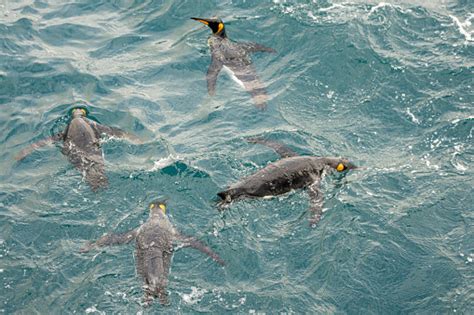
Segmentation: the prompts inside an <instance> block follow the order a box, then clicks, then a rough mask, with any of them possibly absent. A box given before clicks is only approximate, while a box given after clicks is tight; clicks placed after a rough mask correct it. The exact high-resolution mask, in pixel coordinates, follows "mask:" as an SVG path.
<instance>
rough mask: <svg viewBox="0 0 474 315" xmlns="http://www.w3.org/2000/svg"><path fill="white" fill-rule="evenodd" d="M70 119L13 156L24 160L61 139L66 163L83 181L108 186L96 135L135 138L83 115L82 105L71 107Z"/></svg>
mask: <svg viewBox="0 0 474 315" xmlns="http://www.w3.org/2000/svg"><path fill="white" fill-rule="evenodd" d="M71 115H72V119H71V121H70V122H69V124H68V126H67V127H66V129H65V130H64V131H63V132H60V133H58V134H56V135H54V136H51V137H48V138H46V139H43V140H41V141H38V142H36V143H33V144H32V145H30V146H29V147H28V148H25V149H23V150H22V151H21V152H20V153H19V154H18V155H17V156H16V157H15V158H16V159H17V160H22V159H24V158H25V157H26V156H27V155H29V154H30V153H32V152H33V151H34V150H35V149H38V148H40V147H43V146H45V145H48V144H52V143H53V142H58V141H63V146H62V153H63V154H64V155H66V156H67V157H68V160H69V162H71V164H72V165H74V166H75V167H76V168H77V169H78V170H79V171H81V172H82V173H83V174H84V177H85V180H86V182H87V183H88V184H89V185H90V187H91V188H92V190H93V191H97V190H98V189H100V188H106V187H107V186H108V180H107V176H106V175H105V166H104V158H103V152H102V148H101V147H100V138H101V136H102V134H107V135H109V136H116V137H120V138H128V139H130V140H136V139H137V138H136V137H135V136H132V135H129V134H127V133H126V132H124V131H122V130H120V129H118V128H114V127H108V126H104V125H101V124H99V123H97V122H95V121H93V120H91V119H89V118H87V117H86V116H87V111H86V109H85V108H84V107H76V108H73V109H72V110H71Z"/></svg>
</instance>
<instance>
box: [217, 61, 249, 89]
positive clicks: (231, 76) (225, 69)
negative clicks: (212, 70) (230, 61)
mask: <svg viewBox="0 0 474 315" xmlns="http://www.w3.org/2000/svg"><path fill="white" fill-rule="evenodd" d="M222 69H223V70H224V72H225V73H227V75H228V76H229V77H230V78H231V79H232V81H234V82H236V83H237V84H238V85H240V87H241V88H243V89H245V86H244V83H243V82H242V81H240V80H239V79H238V78H237V77H236V76H235V74H234V71H232V70H230V69H229V68H228V67H227V66H223V67H222Z"/></svg>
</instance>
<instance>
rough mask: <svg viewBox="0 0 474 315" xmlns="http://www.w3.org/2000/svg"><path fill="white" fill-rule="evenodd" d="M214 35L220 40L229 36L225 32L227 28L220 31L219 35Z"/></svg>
mask: <svg viewBox="0 0 474 315" xmlns="http://www.w3.org/2000/svg"><path fill="white" fill-rule="evenodd" d="M213 35H214V36H216V37H218V38H222V39H224V38H227V34H226V32H225V28H224V29H223V30H222V31H220V32H219V33H216V34H213Z"/></svg>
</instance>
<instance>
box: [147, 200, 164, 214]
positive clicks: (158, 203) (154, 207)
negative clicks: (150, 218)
mask: <svg viewBox="0 0 474 315" xmlns="http://www.w3.org/2000/svg"><path fill="white" fill-rule="evenodd" d="M148 208H149V209H150V211H151V212H152V213H156V211H158V210H160V211H161V212H162V213H163V214H166V200H161V199H157V200H154V201H152V202H150V205H149V206H148Z"/></svg>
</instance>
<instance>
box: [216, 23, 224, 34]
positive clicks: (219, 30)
mask: <svg viewBox="0 0 474 315" xmlns="http://www.w3.org/2000/svg"><path fill="white" fill-rule="evenodd" d="M223 29H224V23H219V26H218V27H217V33H220V32H221V31H222V30H223Z"/></svg>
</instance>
